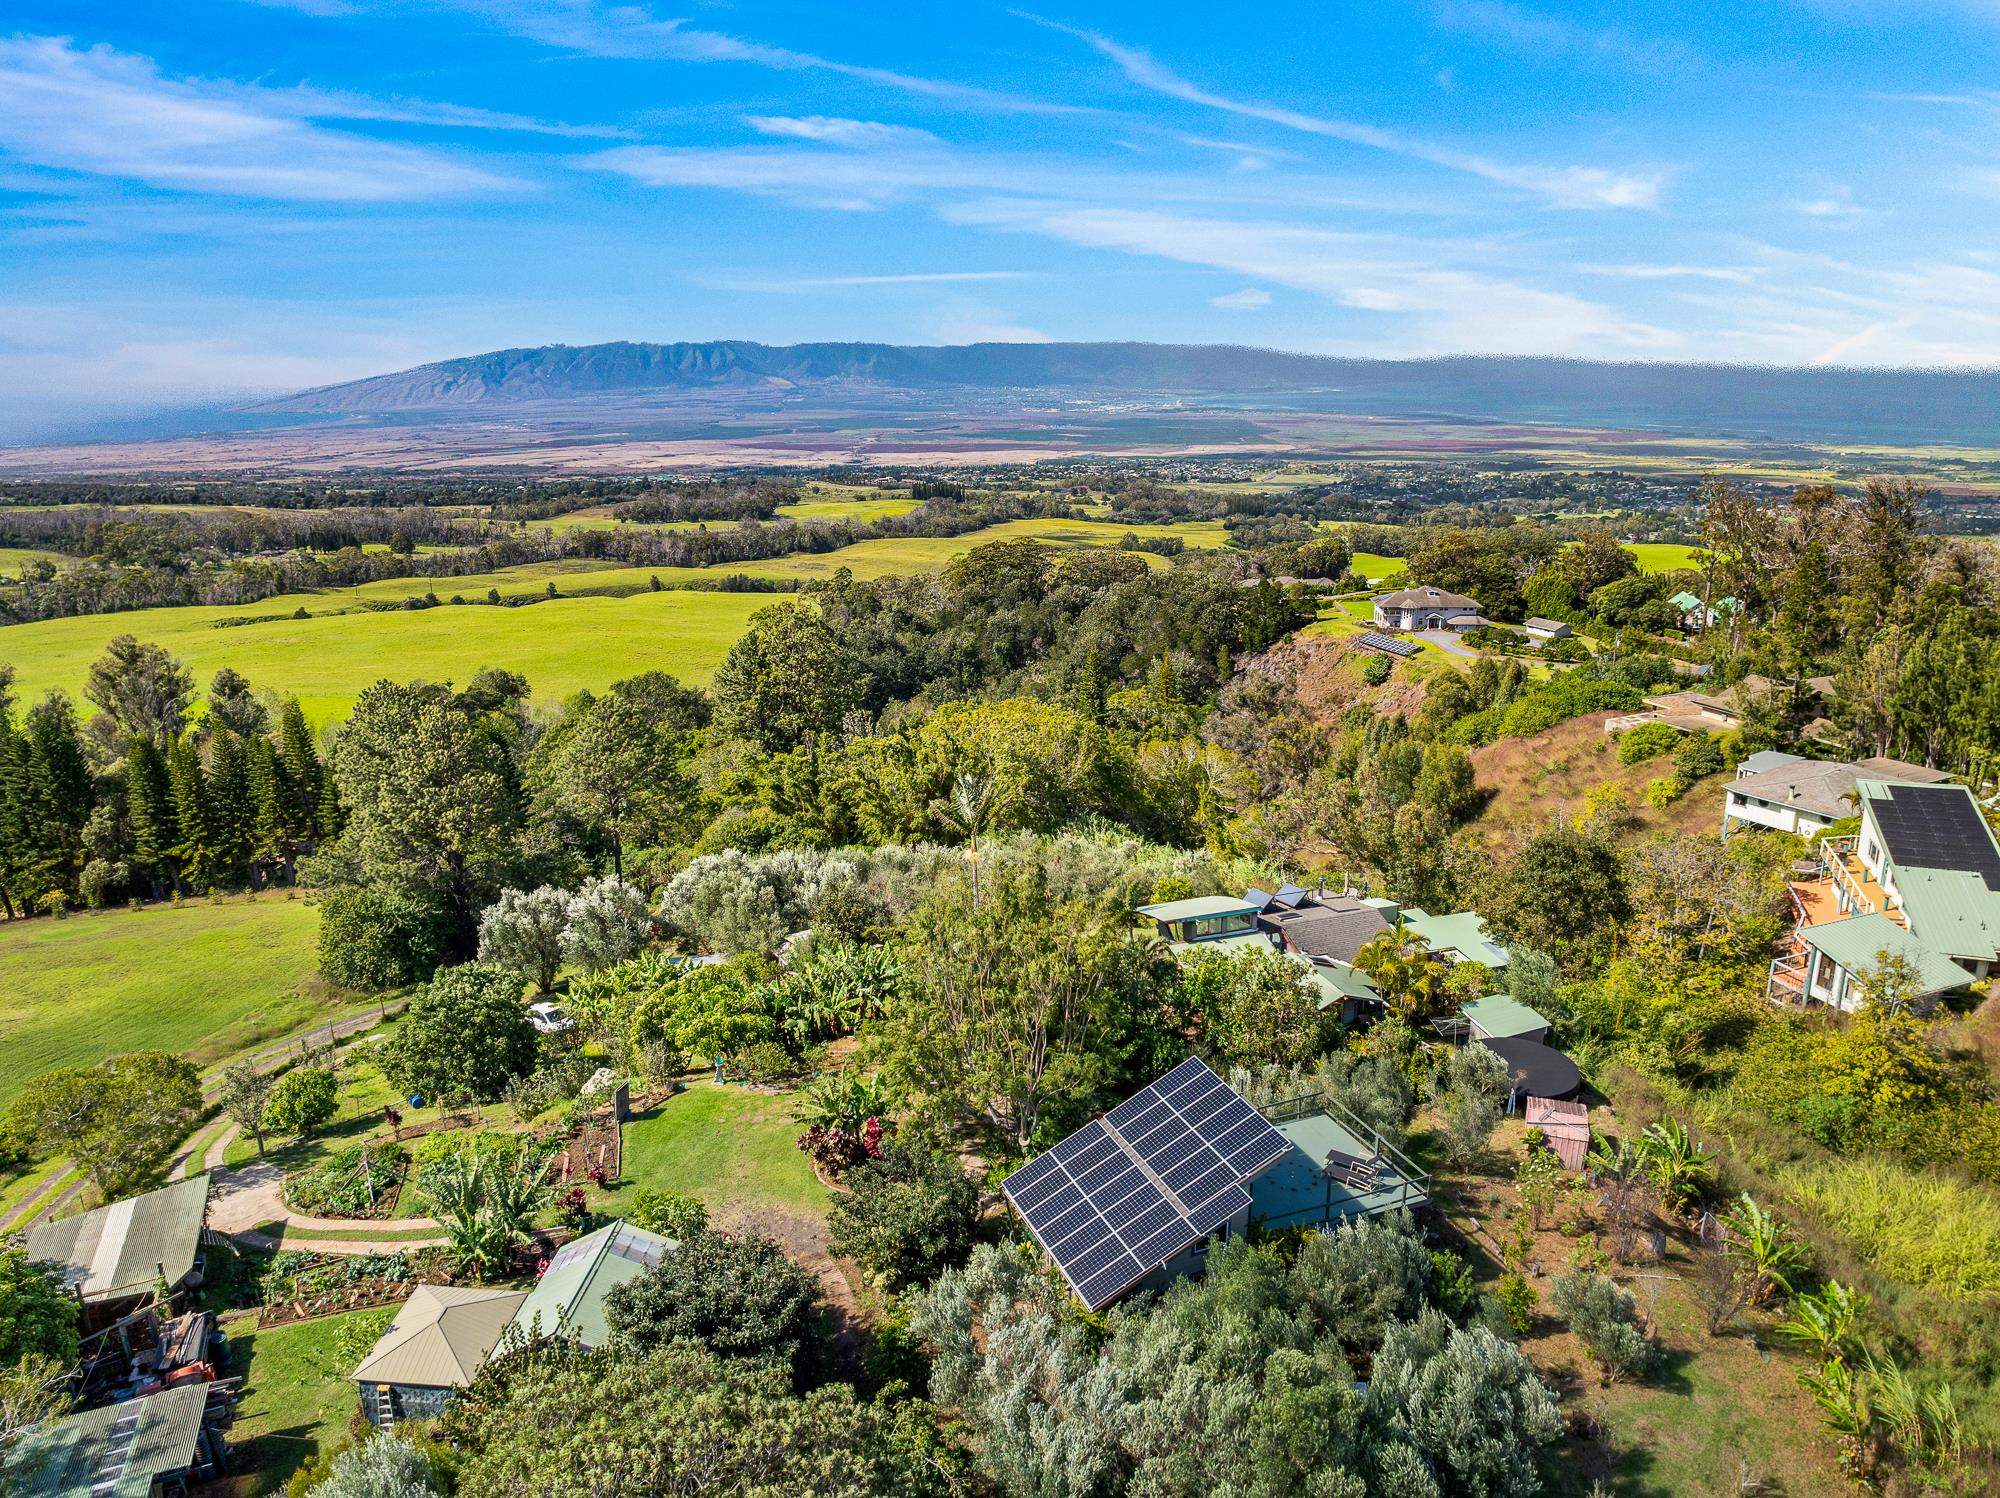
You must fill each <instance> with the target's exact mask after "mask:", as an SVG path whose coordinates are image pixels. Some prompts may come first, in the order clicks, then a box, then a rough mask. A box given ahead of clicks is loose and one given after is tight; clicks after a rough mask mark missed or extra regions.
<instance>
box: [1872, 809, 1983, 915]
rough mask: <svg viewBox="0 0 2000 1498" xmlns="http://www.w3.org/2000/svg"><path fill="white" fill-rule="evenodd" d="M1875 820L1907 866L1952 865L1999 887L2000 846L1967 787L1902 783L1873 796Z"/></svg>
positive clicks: (1891, 851)
mask: <svg viewBox="0 0 2000 1498" xmlns="http://www.w3.org/2000/svg"><path fill="white" fill-rule="evenodd" d="M1872 804H1873V806H1874V810H1875V825H1876V826H1878V827H1880V828H1881V829H1882V840H1883V841H1884V842H1885V843H1887V844H1888V845H1889V856H1890V857H1891V858H1893V859H1894V860H1895V861H1896V863H1897V864H1898V865H1899V866H1900V867H1902V868H1906V869H1953V870H1956V871H1958V872H1960V873H1964V874H1977V875H1979V876H1980V877H1981V878H1982V879H1984V880H1985V881H1986V887H1987V888H1988V889H1990V890H1995V891H2000V849H1996V848H1995V847H1994V843H1993V834H1992V833H1991V832H1989V831H1988V830H1987V827H1986V819H1985V818H1984V817H1982V816H1981V815H1980V814H1979V807H1978V804H1977V803H1976V802H1974V801H1973V799H1972V797H1971V795H1970V794H1969V793H1968V792H1967V791H1966V790H1964V788H1962V787H1960V786H1955V785H1898V786H1892V787H1890V788H1889V794H1888V796H1887V797H1886V798H1878V799H1876V800H1874V801H1873V803H1872Z"/></svg>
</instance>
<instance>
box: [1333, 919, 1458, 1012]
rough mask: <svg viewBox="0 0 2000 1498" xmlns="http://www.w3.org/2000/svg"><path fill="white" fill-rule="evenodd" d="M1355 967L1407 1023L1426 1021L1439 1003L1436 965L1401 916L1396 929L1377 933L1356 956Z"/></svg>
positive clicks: (1393, 927) (1419, 939)
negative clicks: (1427, 1016)
mask: <svg viewBox="0 0 2000 1498" xmlns="http://www.w3.org/2000/svg"><path fill="white" fill-rule="evenodd" d="M1354 966H1355V967H1356V968H1357V969H1359V970H1360V971H1361V972H1363V973H1366V974H1367V975H1368V977H1369V979H1370V980H1371V981H1372V982H1373V983H1374V984H1375V988H1376V991H1377V992H1378V993H1380V994H1381V995H1382V1001H1383V1002H1384V1003H1385V1004H1387V1005H1388V1006H1389V1008H1390V1009H1391V1010H1393V1011H1394V1012H1395V1013H1397V1014H1399V1015H1401V1016H1402V1017H1403V1018H1404V1019H1406V1020H1418V1019H1421V1018H1423V1017H1424V1016H1425V1015H1426V1014H1428V1013H1430V1011H1431V1009H1432V1007H1433V1006H1434V1005H1435V1004H1436V1002H1437V989H1438V966H1437V963H1436V962H1435V961H1434V960H1433V959H1432V957H1431V952H1430V948H1428V947H1426V946H1425V945H1424V943H1423V941H1422V939H1421V938H1419V937H1417V936H1415V935H1413V934H1412V933H1411V931H1410V928H1409V927H1408V926H1407V925H1405V924H1404V922H1403V918H1402V917H1401V916H1400V915H1399V916H1397V917H1396V924H1395V925H1394V926H1392V927H1391V928H1390V929H1389V930H1387V931H1382V932H1378V933H1377V934H1376V935H1375V936H1374V937H1373V938H1371V939H1370V940H1369V942H1368V945H1366V946H1365V947H1363V948H1362V949H1361V950H1360V951H1359V952H1356V953H1355V954H1354Z"/></svg>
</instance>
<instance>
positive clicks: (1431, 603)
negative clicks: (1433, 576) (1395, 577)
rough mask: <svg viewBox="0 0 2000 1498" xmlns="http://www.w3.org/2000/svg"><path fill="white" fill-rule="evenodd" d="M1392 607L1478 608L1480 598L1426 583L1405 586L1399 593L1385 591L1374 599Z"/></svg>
mask: <svg viewBox="0 0 2000 1498" xmlns="http://www.w3.org/2000/svg"><path fill="white" fill-rule="evenodd" d="M1374 601H1375V602H1376V603H1379V604H1382V605H1384V606H1386V607H1388V608H1392V609H1476V608H1478V607H1479V600H1478V599H1476V598H1467V597H1466V596H1465V595H1464V594H1463V593H1447V592H1445V590H1444V589H1443V588H1434V587H1432V586H1431V585H1430V584H1429V583H1425V584H1424V585H1423V586H1422V587H1421V588H1404V589H1403V590H1402V591H1400V592H1397V593H1384V594H1382V595H1381V596H1380V597H1378V598H1376V599H1375V600H1374Z"/></svg>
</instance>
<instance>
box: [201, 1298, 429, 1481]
mask: <svg viewBox="0 0 2000 1498" xmlns="http://www.w3.org/2000/svg"><path fill="white" fill-rule="evenodd" d="M395 1315H396V1308H395V1307H394V1306H382V1307H379V1308H377V1309H373V1310H366V1311H347V1312H344V1313H342V1314H340V1315H338V1316H321V1317H318V1318H317V1319H315V1320H312V1321H294V1322H291V1323H289V1324H287V1325H285V1326H271V1327H264V1328H262V1329H258V1330H252V1329H251V1328H253V1327H254V1326H255V1323H254V1322H252V1321H248V1320H245V1321H242V1322H239V1323H236V1324H235V1325H232V1326H231V1327H230V1328H229V1331H230V1352H231V1355H232V1364H233V1367H232V1370H231V1371H232V1372H236V1373H240V1374H242V1375H243V1378H244V1382H243V1396H242V1399H241V1401H240V1402H239V1403H238V1405H237V1406H236V1423H235V1424H234V1425H233V1426H232V1427H231V1429H230V1432H229V1442H230V1445H231V1446H233V1447H236V1448H237V1449H238V1452H239V1455H240V1456H241V1457H242V1458H243V1460H241V1461H240V1462H239V1465H240V1466H241V1467H242V1468H243V1469H245V1474H246V1475H244V1476H242V1477H237V1478H232V1479H228V1485H227V1486H226V1487H225V1488H224V1491H226V1492H229V1493H232V1494H245V1493H271V1492H276V1491H278V1490H279V1489H280V1488H282V1486H283V1485H284V1483H285V1482H286V1481H287V1480H288V1479H289V1478H290V1477H291V1475H292V1473H294V1472H295V1471H297V1470H298V1469H299V1468H300V1467H303V1466H304V1465H305V1464H306V1463H307V1462H309V1461H311V1460H312V1459H313V1458H314V1457H315V1456H317V1455H318V1454H319V1453H320V1452H321V1451H323V1450H328V1449H331V1448H333V1447H337V1446H343V1445H345V1444H346V1443H347V1439H348V1432H349V1429H350V1427H351V1425H352V1422H353V1419H354V1414H355V1410H356V1408H357V1407H358V1406H357V1402H358V1398H359V1396H358V1395H357V1394H356V1393H355V1386H354V1382H353V1379H352V1378H351V1377H350V1375H351V1374H352V1373H353V1372H354V1370H355V1368H356V1366H357V1365H359V1363H360V1362H361V1360H362V1359H363V1358H364V1357H366V1356H367V1355H368V1351H369V1349H370V1348H372V1347H373V1346H374V1345H375V1342H376V1340H377V1339H378V1338H380V1337H381V1335H382V1333H383V1332H385V1331H387V1330H388V1329H389V1323H390V1322H391V1321H392V1320H393V1319H395ZM245 1448H247V1449H245Z"/></svg>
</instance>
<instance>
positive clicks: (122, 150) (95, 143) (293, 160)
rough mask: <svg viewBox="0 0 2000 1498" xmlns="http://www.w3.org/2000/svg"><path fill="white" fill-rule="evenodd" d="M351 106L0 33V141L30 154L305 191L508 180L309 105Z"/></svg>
mask: <svg viewBox="0 0 2000 1498" xmlns="http://www.w3.org/2000/svg"><path fill="white" fill-rule="evenodd" d="M385 107H386V106H385ZM358 108H359V103H358V101H355V100H353V99H351V98H344V97H343V96H321V95H315V94H311V93H309V92H306V91H301V90H297V89H259V88H254V87H249V86H245V85H242V84H237V83H228V82H215V81H210V80H202V79H174V78H168V77H166V76H164V75H163V74H162V73H161V72H160V71H159V69H158V68H157V67H156V66H155V65H154V64H153V62H152V60H151V59H149V58H145V57H138V56H135V55H133V54H131V53H126V52H117V51H113V50H112V49H110V48H108V47H91V48H87V49H86V48H79V47H77V46H75V45H74V44H72V43H71V42H70V41H69V40H68V39H67V38H62V37H15V38H12V39H0V152H5V153H6V154H9V155H12V156H14V157H16V158H17V159H19V160H21V161H23V162H27V163H30V164H32V165H35V166H39V167H47V168H54V169H57V170H61V171H71V172H84V173H89V174H91V175H95V176H108V177H120V178H126V179H129V180H133V181H138V182H144V183H147V184H149V185H150V186H154V187H161V188H170V189H178V190H182V191H192V192H205V193H219V194H227V195H232V196H238V197H256V198H289V199H298V200H306V201H349V202H370V201H392V200H398V199H412V198H430V197H437V196H440V195H447V194H462V193H470V192H490V191H493V190H495V189H501V188H505V187H508V186H510V185H513V184H510V183H509V182H507V181H506V180H505V179H503V178H501V177H500V176H497V175H496V174H494V173H492V172H489V171H486V170H484V169H482V168H480V167H477V166H473V165H471V164H469V163H467V162H464V161H460V160H458V159H456V158H455V157H452V156H449V155H446V154H443V153H441V152H437V151H431V150H426V149H421V148H418V147H414V146H406V145H399V144H395V143H392V142H387V141H380V140H372V139H369V138H367V137H364V136H358V135H352V134H348V133H344V132H341V131H335V130H328V129H325V128H323V127H321V126H319V125H316V124H314V123H312V120H311V119H310V118H308V117H307V116H310V115H314V114H324V115H328V116H340V117H344V118H361V117H363V116H362V115H360V114H358V113H357V112H356V111H357V109H358ZM366 117H368V118H386V117H387V116H384V115H381V114H373V115H369V116H366Z"/></svg>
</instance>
